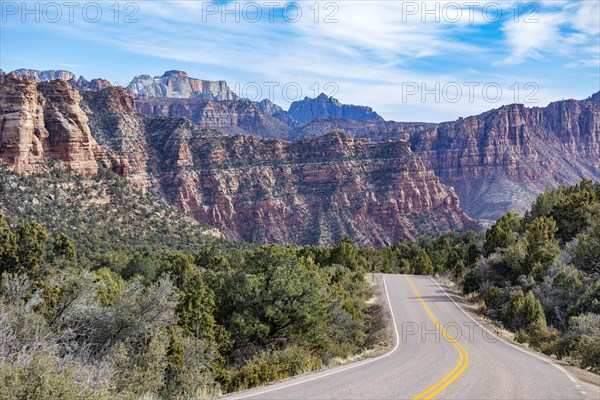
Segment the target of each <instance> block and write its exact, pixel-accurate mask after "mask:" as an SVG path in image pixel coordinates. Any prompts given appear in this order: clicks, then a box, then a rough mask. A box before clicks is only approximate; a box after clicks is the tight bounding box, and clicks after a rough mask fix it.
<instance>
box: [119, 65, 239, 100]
mask: <svg viewBox="0 0 600 400" xmlns="http://www.w3.org/2000/svg"><path fill="white" fill-rule="evenodd" d="M127 88H128V89H129V90H130V91H131V93H133V94H136V95H140V96H148V97H169V98H180V99H192V98H194V99H202V100H215V101H220V100H236V99H237V98H238V96H237V95H236V94H235V93H234V92H233V91H232V90H231V89H230V88H229V86H228V85H227V82H225V81H205V80H202V79H195V78H190V77H188V75H187V73H186V72H184V71H175V70H174V71H167V72H165V73H164V74H163V75H162V76H160V77H151V76H150V75H139V76H136V77H135V78H133V80H132V81H131V83H130V84H129V85H128V86H127Z"/></svg>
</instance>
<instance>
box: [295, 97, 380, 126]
mask: <svg viewBox="0 0 600 400" xmlns="http://www.w3.org/2000/svg"><path fill="white" fill-rule="evenodd" d="M288 115H289V116H291V117H292V118H294V119H295V120H296V121H298V122H299V123H300V125H304V124H307V123H309V122H310V121H312V120H314V119H317V118H320V117H335V118H345V119H351V120H355V121H383V118H381V117H380V116H379V115H378V114H377V113H376V112H375V111H373V109H372V108H371V107H364V106H355V105H351V104H342V103H340V102H339V101H338V100H337V99H334V98H333V97H329V96H327V95H326V94H324V93H321V94H320V95H319V96H318V97H316V98H314V99H311V98H308V97H305V98H304V100H301V101H295V102H293V103H292V104H291V105H290V109H289V111H288Z"/></svg>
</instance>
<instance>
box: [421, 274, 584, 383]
mask: <svg viewBox="0 0 600 400" xmlns="http://www.w3.org/2000/svg"><path fill="white" fill-rule="evenodd" d="M429 279H431V280H432V281H433V283H435V284H436V285H437V286H438V287H439V288H440V289H441V290H442V292H444V294H445V295H446V297H448V298H449V299H450V301H452V302H453V303H454V305H455V306H457V307H458V308H459V309H460V311H462V312H463V313H464V314H465V315H466V316H467V317H469V319H471V321H473V322H475V323H476V324H477V325H479V326H480V327H481V328H483V329H484V330H486V331H487V332H488V333H491V334H492V335H493V336H496V337H497V338H498V339H499V341H500V342H502V343H504V344H506V345H508V346H510V347H512V348H514V349H517V350H519V351H520V352H522V353H525V354H528V355H530V356H532V357H535V358H537V359H538V360H541V361H543V362H545V363H547V364H550V365H552V366H553V367H555V368H558V369H559V370H560V371H561V372H562V373H563V374H565V375H566V376H567V378H569V379H570V380H571V382H577V379H575V378H574V377H573V375H571V373H569V372H568V371H567V370H566V369H564V368H563V367H562V366H560V365H558V364H556V363H555V362H553V361H552V360H549V359H547V358H544V357H540V356H538V355H537V354H534V353H532V352H530V351H527V350H525V349H523V348H521V347H519V346H517V345H515V344H512V343H509V342H507V341H506V340H504V339H503V338H502V337H500V336H499V335H497V334H495V333H494V332H492V331H490V330H489V329H488V328H486V327H485V326H483V325H481V324H480V323H479V321H477V320H475V318H473V317H471V316H470V315H469V313H467V312H466V311H465V310H464V309H463V308H462V307H461V306H460V305H459V304H457V303H456V302H455V301H454V299H453V298H452V297H451V296H449V295H448V293H446V291H445V290H444V288H443V287H442V286H440V284H439V283H437V281H436V280H435V279H433V277H431V276H430V277H429Z"/></svg>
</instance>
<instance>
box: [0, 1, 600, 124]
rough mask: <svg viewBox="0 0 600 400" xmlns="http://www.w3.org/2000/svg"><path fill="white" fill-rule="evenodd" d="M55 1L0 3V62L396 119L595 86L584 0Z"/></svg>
mask: <svg viewBox="0 0 600 400" xmlns="http://www.w3.org/2000/svg"><path fill="white" fill-rule="evenodd" d="M474 3H475V4H474ZM69 4H70V5H69ZM69 4H68V3H67V2H62V1H56V2H30V3H27V4H26V6H25V8H27V9H25V8H24V7H23V3H22V2H21V1H15V2H12V1H6V0H2V1H1V4H0V68H2V69H3V70H5V71H11V70H14V69H17V68H32V69H66V70H70V71H73V72H74V73H75V74H76V75H83V76H84V77H86V78H87V79H90V78H96V77H102V78H106V79H109V80H110V81H111V82H113V83H118V84H121V85H124V84H127V83H128V82H129V81H131V79H132V78H133V77H134V76H135V75H140V74H149V75H153V76H155V75H162V73H163V72H164V71H166V70H171V69H179V70H184V71H187V72H188V74H189V75H190V76H192V77H196V78H201V79H209V80H226V81H227V82H228V83H229V85H230V86H231V87H232V89H234V90H236V91H237V92H238V94H240V95H242V96H245V97H250V98H252V99H254V100H259V99H260V98H264V97H268V98H270V99H271V100H273V101H274V102H276V103H278V104H280V105H282V106H283V107H284V108H287V106H288V105H289V103H290V102H291V101H293V100H297V99H299V98H303V97H304V96H309V97H314V96H316V95H317V94H318V93H319V92H322V91H324V92H326V93H327V94H333V95H334V96H335V97H336V98H338V99H339V100H340V101H342V102H344V103H352V104H362V105H369V106H371V107H373V108H374V109H375V110H376V111H377V112H378V113H379V114H381V115H382V116H383V117H384V118H386V119H395V120H401V121H443V120H451V119H455V118H457V117H459V116H467V115H472V114H477V113H480V112H482V111H485V110H488V109H490V108H495V107H498V106H500V105H501V104H508V103H512V102H520V103H525V104H527V105H528V106H535V105H539V106H543V105H546V104H547V103H549V102H550V101H554V100H560V99H562V98H585V97H587V96H589V95H591V94H592V93H594V92H596V91H598V90H600V5H599V4H600V2H597V1H537V2H522V3H516V2H514V1H510V2H485V1H429V2H427V3H425V2H422V1H416V2H410V1H378V0H372V1H360V0H356V1H354V0H352V1H349V0H345V1H316V0H310V1H299V2H295V3H289V2H287V1H283V0H279V1H278V0H265V1H237V2H232V1H220V2H217V3H214V2H202V1H189V0H188V1H118V0H117V1H115V0H110V1H96V2H86V1H79V2H73V3H69ZM259 9H260V15H259V14H258V10H259ZM98 10H101V15H99V14H98ZM258 92H260V93H258Z"/></svg>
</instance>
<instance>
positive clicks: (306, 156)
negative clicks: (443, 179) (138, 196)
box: [151, 132, 471, 245]
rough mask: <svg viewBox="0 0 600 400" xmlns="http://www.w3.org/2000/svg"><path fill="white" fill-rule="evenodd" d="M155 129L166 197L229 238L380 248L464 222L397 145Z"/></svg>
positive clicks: (449, 197)
mask: <svg viewBox="0 0 600 400" xmlns="http://www.w3.org/2000/svg"><path fill="white" fill-rule="evenodd" d="M157 134H158V135H159V137H156V138H153V139H152V140H151V142H152V143H154V144H156V143H161V142H163V143H164V144H163V145H161V151H157V154H161V155H162V158H161V159H160V162H161V163H162V165H163V182H164V183H165V184H166V185H167V189H166V194H167V197H168V199H169V201H170V202H171V203H172V204H175V205H176V206H177V207H178V208H180V209H182V210H184V211H185V212H186V213H188V214H191V215H193V216H194V217H195V218H196V219H197V220H199V221H202V222H207V223H209V224H211V225H213V226H215V227H217V228H218V229H219V230H220V231H223V232H225V233H228V234H229V236H231V237H235V238H239V239H244V240H248V241H256V242H280V243H281V242H282V243H299V244H322V245H327V244H331V243H335V242H337V241H339V240H341V238H342V237H343V236H344V235H349V236H351V237H353V238H354V239H355V240H357V241H358V242H360V243H371V244H375V245H383V244H389V243H392V242H395V241H397V240H398V239H400V238H416V237H418V236H419V235H422V234H425V233H431V234H434V233H438V232H442V231H446V230H448V229H463V228H465V226H467V225H469V224H470V223H471V221H470V219H469V218H468V217H467V216H466V215H465V214H464V213H463V212H462V211H461V210H460V208H459V202H458V199H457V197H456V195H455V194H454V193H453V191H452V190H451V189H449V188H447V187H446V186H444V185H442V184H441V183H440V182H439V180H438V178H437V177H436V176H435V174H434V173H433V172H432V171H431V170H428V169H426V168H425V166H424V165H423V163H422V162H421V161H420V160H419V159H418V157H416V156H415V155H414V154H413V153H412V152H411V151H410V148H409V145H408V143H406V142H401V141H396V142H390V143H375V142H369V141H367V140H357V139H352V138H350V137H347V136H345V135H343V134H337V133H333V134H330V135H326V136H323V137H321V138H318V139H309V140H305V141H299V142H296V143H290V142H284V141H280V140H276V139H270V140H269V139H267V140H265V139H259V138H256V137H253V136H227V137H218V136H206V135H204V136H194V135H185V134H181V133H179V132H175V133H174V134H172V135H170V136H169V137H167V138H164V139H162V140H161V139H160V137H161V136H162V135H163V133H162V132H157ZM165 139H166V140H165ZM163 187H164V186H163Z"/></svg>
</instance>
